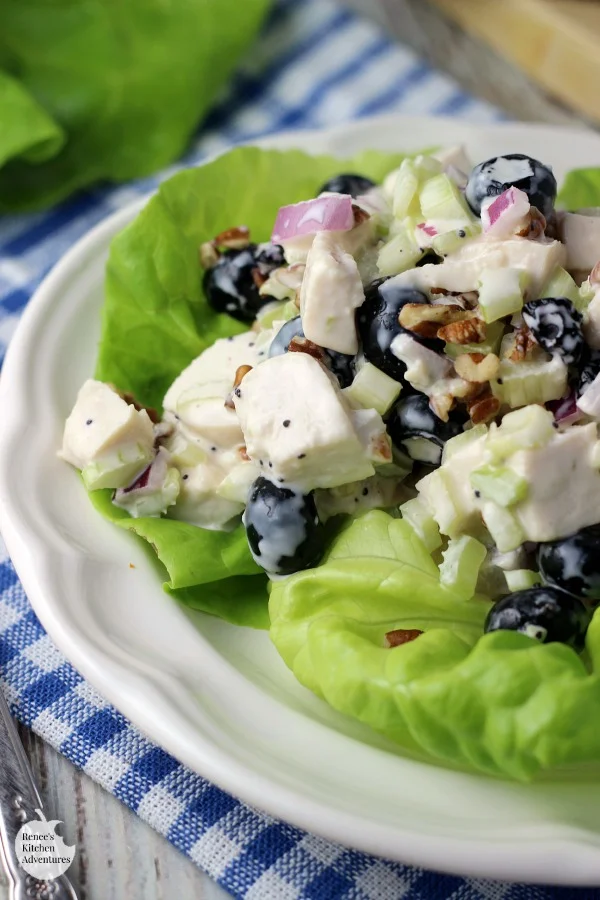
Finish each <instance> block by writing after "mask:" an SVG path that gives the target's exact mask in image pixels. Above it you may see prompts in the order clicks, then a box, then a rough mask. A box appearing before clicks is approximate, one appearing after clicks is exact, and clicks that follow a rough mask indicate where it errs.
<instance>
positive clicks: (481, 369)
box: [454, 353, 500, 384]
mask: <svg viewBox="0 0 600 900" xmlns="http://www.w3.org/2000/svg"><path fill="white" fill-rule="evenodd" d="M499 365H500V360H499V359H498V357H497V356H496V354H495V353H488V354H487V355H486V354H484V353H464V354H462V355H461V356H459V357H458V358H457V359H456V360H455V361H454V368H455V369H456V374H457V375H460V377H461V378H464V380H465V381H472V382H475V383H477V384H481V383H483V382H485V381H490V380H491V379H492V378H495V377H496V373H497V372H498V366H499Z"/></svg>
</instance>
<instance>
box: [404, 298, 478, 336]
mask: <svg viewBox="0 0 600 900" xmlns="http://www.w3.org/2000/svg"><path fill="white" fill-rule="evenodd" d="M469 315H470V313H468V312H465V311H464V309H461V307H460V306H457V305H456V304H446V303H440V304H437V305H435V306H434V305H431V304H429V303H406V304H405V305H404V306H403V307H402V309H401V310H400V315H399V316H398V321H399V323H400V325H402V327H403V328H406V330H407V331H412V332H413V333H414V334H418V335H419V336H420V337H425V338H434V337H436V336H437V333H438V329H439V327H440V326H441V325H450V324H451V323H452V322H460V321H461V320H462V319H466V318H468V317H469Z"/></svg>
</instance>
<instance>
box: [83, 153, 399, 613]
mask: <svg viewBox="0 0 600 900" xmlns="http://www.w3.org/2000/svg"><path fill="white" fill-rule="evenodd" d="M403 158H404V156H403V154H399V153H378V152H374V151H373V152H371V151H370V152H367V153H362V154H360V155H359V156H357V157H355V158H354V159H350V160H345V161H340V160H339V159H335V158H333V157H329V156H320V157H313V156H309V155H307V154H305V153H301V152H300V151H297V150H290V151H286V152H280V151H266V150H259V149H258V148H256V147H240V148H238V149H236V150H232V151H231V152H230V153H227V154H225V155H224V156H222V157H220V158H219V159H216V160H215V161H213V162H211V163H209V164H208V165H206V166H201V167H200V168H197V169H189V170H187V171H184V172H181V173H179V174H177V175H175V176H173V177H172V178H170V179H169V180H168V181H166V182H165V183H164V184H163V185H162V186H161V187H160V189H159V191H158V192H157V194H155V196H154V197H152V199H151V200H150V201H149V203H148V204H147V206H146V207H145V208H144V210H142V212H141V213H140V214H139V215H138V217H137V218H136V219H135V221H134V222H132V224H131V225H129V226H128V227H127V228H126V229H125V230H124V231H123V232H121V234H119V235H117V237H116V238H115V239H114V240H113V242H112V245H111V249H110V258H109V261H108V266H107V275H106V299H105V303H104V307H103V310H102V336H101V343H100V351H99V357H98V362H97V366H96V378H99V379H100V380H102V381H109V382H112V383H113V384H115V385H117V386H118V387H119V388H121V389H122V390H128V391H132V392H133V393H134V394H135V396H136V397H137V399H138V400H140V401H141V402H143V403H145V404H147V405H149V406H154V407H155V408H157V409H160V408H161V406H162V400H163V397H164V394H165V392H166V390H167V388H168V387H169V385H170V384H171V382H172V381H173V379H174V378H175V377H176V376H177V375H178V374H179V373H180V372H181V370H182V369H183V368H185V366H187V365H188V363H190V362H191V361H192V360H193V359H194V358H195V357H196V356H197V355H198V354H199V353H201V352H202V350H204V349H206V347H208V346H210V344H212V343H213V342H214V341H215V340H216V339H217V338H219V337H224V336H227V335H230V334H236V333H238V332H240V331H243V330H245V327H244V326H243V325H241V324H240V323H238V322H236V321H235V320H234V319H231V318H230V317H229V316H224V315H220V314H217V313H215V312H214V311H213V310H212V309H211V308H210V307H209V305H208V304H207V302H206V299H205V297H204V296H203V293H202V278H201V275H202V273H201V269H200V265H199V262H198V246H199V244H200V243H202V242H203V241H206V240H209V239H210V238H212V237H213V236H214V235H215V234H218V232H219V231H222V230H223V229H225V228H229V227H231V226H232V225H236V224H246V225H248V226H249V227H250V228H251V230H252V236H253V238H254V239H256V240H258V241H260V240H265V239H268V238H269V236H270V233H271V229H272V226H273V222H274V220H275V214H276V213H277V210H278V208H279V207H280V206H281V205H283V204H285V203H293V202H295V201H297V200H302V199H305V198H306V197H310V196H313V195H314V194H315V192H316V191H317V190H318V188H319V186H320V185H321V184H322V183H323V182H324V181H325V180H326V179H327V178H329V177H330V176H331V175H334V174H335V173H336V172H340V171H343V170H344V169H348V170H350V171H358V172H362V173H364V174H365V175H368V176H370V177H371V178H373V179H375V180H381V179H382V178H383V177H384V175H385V174H386V173H387V172H389V171H390V169H392V168H394V167H395V166H398V165H399V164H400V162H401V161H402V159H403ZM110 494H111V492H110V491H95V492H93V493H92V494H91V495H90V496H91V497H92V501H93V503H94V505H95V506H96V508H97V509H98V510H99V511H100V512H101V513H102V514H103V515H105V516H106V517H107V518H109V519H110V520H111V521H113V522H115V523H116V524H118V525H119V526H120V527H122V528H126V529H128V530H129V531H132V532H134V533H135V534H137V535H138V536H139V537H140V538H143V539H144V540H145V541H147V542H148V543H149V544H150V545H151V546H152V547H153V548H154V550H155V552H156V554H157V556H158V559H159V560H160V561H161V563H162V564H163V566H164V567H165V568H166V570H167V573H168V576H169V581H168V584H167V587H168V589H169V590H171V591H172V592H174V593H175V594H176V595H177V596H178V597H179V599H180V600H182V601H183V602H184V603H186V604H188V605H189V606H193V607H194V608H196V609H202V610H204V611H205V612H210V613H213V614H214V615H218V616H221V617H222V618H224V619H227V620H228V621H230V622H235V623H236V624H248V625H254V626H255V627H265V628H266V627H268V624H269V622H268V613H267V590H266V578H265V577H264V576H262V577H260V576H257V575H256V574H255V573H257V572H260V571H261V570H260V569H259V568H258V567H257V566H256V564H255V563H254V561H253V560H252V556H251V555H250V551H249V549H248V545H247V542H246V536H245V532H244V529H243V527H242V526H241V525H240V526H238V528H236V529H235V530H234V531H232V532H218V531H207V530H205V529H202V528H197V527H195V526H193V525H187V524H185V523H182V522H177V521H175V520H173V519H156V518H148V519H132V518H130V517H129V516H128V514H127V513H126V512H125V511H123V510H119V509H118V508H117V507H114V506H113V505H112V504H111V502H110ZM334 527H337V526H335V523H334V525H332V526H331V528H334ZM250 576H252V577H250ZM221 579H222V580H221Z"/></svg>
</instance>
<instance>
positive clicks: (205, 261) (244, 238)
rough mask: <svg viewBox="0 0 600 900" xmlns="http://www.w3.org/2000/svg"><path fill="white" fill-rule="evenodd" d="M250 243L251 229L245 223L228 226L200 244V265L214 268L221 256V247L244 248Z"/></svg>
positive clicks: (204, 267)
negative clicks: (232, 226) (233, 226)
mask: <svg viewBox="0 0 600 900" xmlns="http://www.w3.org/2000/svg"><path fill="white" fill-rule="evenodd" d="M249 243H250V229H249V228H247V227H246V226H245V225H237V226H236V227H235V228H226V229H225V231H221V232H220V233H219V234H218V235H217V236H216V237H214V238H213V239H212V241H205V242H204V243H203V244H200V251H199V253H200V265H201V266H202V268H203V269H212V267H213V266H214V265H216V263H217V262H218V260H219V257H220V256H221V251H220V248H221V247H223V248H225V249H226V250H243V248H244V247H247V246H248V244H249Z"/></svg>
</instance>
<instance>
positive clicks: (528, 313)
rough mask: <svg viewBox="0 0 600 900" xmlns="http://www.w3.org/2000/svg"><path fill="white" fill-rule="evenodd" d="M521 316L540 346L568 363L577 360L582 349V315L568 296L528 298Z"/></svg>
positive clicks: (571, 363)
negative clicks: (540, 298)
mask: <svg viewBox="0 0 600 900" xmlns="http://www.w3.org/2000/svg"><path fill="white" fill-rule="evenodd" d="M523 319H524V320H525V324H526V325H527V326H528V328H529V330H530V331H531V333H532V335H533V337H534V339H535V341H536V343H538V344H539V345H540V347H543V348H544V350H546V351H547V352H548V353H553V354H554V353H556V354H558V356H560V358H561V359H562V361H563V362H564V363H565V365H567V366H570V365H573V364H575V363H577V362H578V361H579V359H580V358H581V354H582V353H583V348H584V341H583V331H582V329H581V323H582V322H583V316H582V315H581V313H580V312H578V311H577V310H576V309H575V307H574V306H573V304H572V302H571V301H570V300H569V299H567V297H545V298H544V299H543V300H530V301H529V302H528V303H526V304H525V306H524V307H523Z"/></svg>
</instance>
